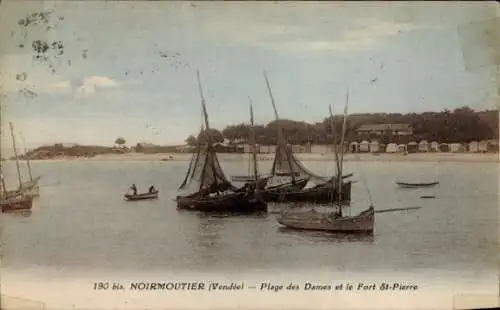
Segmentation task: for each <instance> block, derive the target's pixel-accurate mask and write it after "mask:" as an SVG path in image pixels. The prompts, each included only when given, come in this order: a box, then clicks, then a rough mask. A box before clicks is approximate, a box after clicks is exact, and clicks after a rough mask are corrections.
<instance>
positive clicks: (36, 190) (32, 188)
mask: <svg viewBox="0 0 500 310" xmlns="http://www.w3.org/2000/svg"><path fill="white" fill-rule="evenodd" d="M9 126H10V130H11V134H12V142H13V143H14V145H15V137H14V127H13V125H12V123H11V122H9ZM23 142H24V141H23ZM14 153H15V157H16V160H18V159H19V155H18V154H17V150H16V148H15V147H14ZM24 154H25V155H26V154H27V152H26V143H24ZM26 165H27V168H28V175H29V178H30V179H29V181H27V182H23V184H22V186H20V187H19V188H18V189H16V190H11V191H9V192H7V196H15V195H19V193H20V192H21V190H23V191H24V192H25V193H26V194H29V195H31V196H39V195H40V186H39V185H38V182H39V181H40V176H37V177H35V178H33V173H32V172H31V163H30V160H29V158H26Z"/></svg>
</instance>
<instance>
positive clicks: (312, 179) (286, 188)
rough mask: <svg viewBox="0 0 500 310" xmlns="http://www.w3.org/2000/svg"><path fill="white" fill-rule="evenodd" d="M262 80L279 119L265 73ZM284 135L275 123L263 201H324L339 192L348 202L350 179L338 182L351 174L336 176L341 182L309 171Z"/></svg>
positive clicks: (276, 117) (275, 114) (329, 199)
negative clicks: (269, 176)
mask: <svg viewBox="0 0 500 310" xmlns="http://www.w3.org/2000/svg"><path fill="white" fill-rule="evenodd" d="M264 79H265V82H266V86H267V90H268V93H269V97H270V99H271V104H272V106H273V110H274V116H275V119H276V121H277V122H279V120H280V118H279V115H278V110H277V108H276V102H275V100H274V96H273V94H272V91H271V85H270V83H269V80H268V78H267V75H266V73H265V72H264ZM284 136H285V134H284V131H283V128H282V127H281V126H278V141H277V147H276V154H275V157H274V162H273V166H272V168H271V178H270V180H269V182H268V187H267V188H266V189H265V190H264V192H263V197H264V199H265V200H266V201H274V202H312V203H328V202H330V201H331V199H332V197H336V196H338V195H339V194H338V193H339V192H344V193H345V194H344V195H343V199H344V200H345V201H350V193H351V182H349V181H348V182H342V179H346V178H348V177H350V176H352V174H349V175H345V176H342V177H341V178H340V180H341V182H335V180H336V179H337V176H334V177H331V178H328V177H323V176H319V175H317V174H315V173H313V172H311V171H309V170H308V169H307V168H306V167H304V165H302V163H301V162H300V161H299V160H297V158H295V156H294V155H293V153H292V150H291V148H290V146H289V145H287V144H286V142H285V138H284ZM332 182H334V183H335V186H334V187H332V186H331V184H332ZM273 183H274V184H276V183H278V185H274V186H273V185H272V184H273ZM308 183H312V184H313V186H311V187H308V188H306V185H307V184H308ZM337 185H338V186H341V187H342V190H341V191H339V190H338V188H337Z"/></svg>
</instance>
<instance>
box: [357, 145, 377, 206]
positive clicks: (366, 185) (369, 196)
mask: <svg viewBox="0 0 500 310" xmlns="http://www.w3.org/2000/svg"><path fill="white" fill-rule="evenodd" d="M356 157H357V159H358V160H357V161H358V162H359V160H360V159H361V158H360V157H359V154H356ZM358 167H359V165H358ZM359 171H360V173H359V174H360V176H361V181H362V182H363V185H364V186H365V189H366V191H367V193H368V199H369V200H370V206H373V199H372V194H371V192H370V188H368V184H367V183H366V179H365V176H364V173H363V169H362V168H360V169H359Z"/></svg>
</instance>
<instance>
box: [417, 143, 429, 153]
mask: <svg viewBox="0 0 500 310" xmlns="http://www.w3.org/2000/svg"><path fill="white" fill-rule="evenodd" d="M418 151H419V152H423V153H425V152H429V142H427V141H425V140H422V141H420V142H419V143H418Z"/></svg>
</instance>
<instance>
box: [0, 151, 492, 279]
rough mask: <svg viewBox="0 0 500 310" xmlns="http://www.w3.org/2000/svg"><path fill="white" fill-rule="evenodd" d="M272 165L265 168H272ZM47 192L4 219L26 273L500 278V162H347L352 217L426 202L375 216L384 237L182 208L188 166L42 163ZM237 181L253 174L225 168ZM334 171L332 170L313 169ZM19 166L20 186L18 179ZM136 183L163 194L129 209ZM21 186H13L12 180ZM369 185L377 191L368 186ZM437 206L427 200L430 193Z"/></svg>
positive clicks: (17, 266)
mask: <svg viewBox="0 0 500 310" xmlns="http://www.w3.org/2000/svg"><path fill="white" fill-rule="evenodd" d="M270 164H271V163H270V162H266V163H261V166H262V167H263V168H268V167H269V166H270ZM32 165H33V170H34V171H35V172H36V174H41V175H42V181H41V196H40V197H39V198H38V199H37V200H36V202H35V207H34V209H33V212H32V213H31V214H29V215H27V216H21V215H18V214H2V215H1V220H2V227H3V231H2V240H3V245H4V248H3V262H2V267H3V268H5V269H8V270H13V271H15V270H23V269H27V268H42V269H43V268H50V269H65V270H69V269H74V270H91V269H92V268H101V269H102V268H104V269H108V270H116V271H119V270H137V271H141V270H148V271H151V270H174V269H175V270H179V269H186V270H190V271H206V270H211V271H217V270H261V271H262V270H290V269H292V268H293V269H296V270H297V269H307V268H311V267H312V268H315V269H317V268H320V269H323V268H326V269H328V270H334V271H335V270H336V271H340V272H344V271H357V272H384V271H386V270H387V271H391V272H393V271H395V272H397V271H404V272H414V273H420V272H425V271H429V270H437V269H439V270H445V271H446V270H449V271H454V272H458V273H460V272H464V273H467V274H470V273H473V274H474V273H476V272H480V271H491V270H496V261H497V258H498V230H497V228H498V166H497V165H496V164H495V163H477V164H476V163H467V164H459V163H440V164H439V167H437V164H432V163H407V162H393V163H390V162H364V163H363V162H348V163H346V168H345V171H346V172H354V174H355V175H354V177H353V179H355V180H358V182H357V183H355V184H354V185H353V205H354V206H353V208H352V213H353V214H354V213H357V212H359V211H360V210H362V209H363V208H366V207H367V204H368V202H369V200H370V196H371V198H372V200H373V201H374V202H375V206H376V208H378V209H386V208H397V207H410V206H421V207H422V208H421V209H419V210H416V211H410V212H391V213H381V214H377V215H376V223H375V233H374V236H373V237H364V238H353V237H349V238H347V237H341V236H336V235H330V234H325V233H297V232H289V231H283V230H282V229H280V227H279V224H278V223H277V222H276V220H275V215H273V214H268V215H265V216H260V217H259V216H247V217H241V216H240V217H213V216H205V215H202V214H197V213H189V212H179V211H177V210H176V208H175V203H174V202H173V201H172V198H173V197H174V196H175V194H176V188H177V186H178V184H179V183H180V182H181V181H182V179H183V177H184V173H185V169H186V168H187V165H188V163H186V162H97V161H87V162H83V161H75V162H35V163H33V164H32ZM222 165H223V168H224V169H225V170H226V171H227V174H228V175H231V174H237V173H242V172H246V170H247V167H246V166H241V165H238V164H237V163H222ZM305 165H306V166H307V167H309V168H310V169H311V170H313V171H315V172H318V173H321V174H323V175H328V174H329V173H331V172H332V171H333V168H332V167H331V166H332V165H331V164H328V163H309V162H306V163H305ZM13 168H14V167H13V165H12V164H11V163H9V167H8V172H9V175H8V177H9V178H12V177H13V174H12V172H13V171H14V170H13ZM436 177H438V178H439V180H440V182H441V185H440V186H439V187H436V188H434V189H421V190H420V189H413V190H404V189H398V188H397V187H396V185H395V184H394V181H395V180H406V181H413V180H415V181H427V180H432V179H435V178H436ZM132 183H136V184H137V185H138V187H139V190H146V189H147V187H148V186H149V185H150V184H154V185H155V186H156V187H157V188H159V189H160V196H161V197H160V199H159V200H156V201H144V202H126V201H124V200H123V198H122V194H123V193H124V192H125V191H126V190H127V188H128V186H130V185H131V184H132ZM11 184H13V183H11ZM365 184H366V186H365ZM423 192H425V193H433V194H435V195H436V196H437V198H438V199H420V194H421V193H423Z"/></svg>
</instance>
